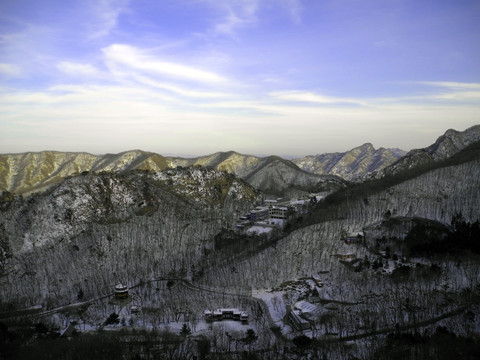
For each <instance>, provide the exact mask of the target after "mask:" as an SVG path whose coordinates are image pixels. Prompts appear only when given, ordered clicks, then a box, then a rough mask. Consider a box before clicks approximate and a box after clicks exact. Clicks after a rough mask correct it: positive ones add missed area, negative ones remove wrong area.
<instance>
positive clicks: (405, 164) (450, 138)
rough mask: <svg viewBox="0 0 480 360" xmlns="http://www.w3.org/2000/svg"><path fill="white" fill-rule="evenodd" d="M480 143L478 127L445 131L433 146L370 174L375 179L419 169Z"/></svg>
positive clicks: (410, 153)
mask: <svg viewBox="0 0 480 360" xmlns="http://www.w3.org/2000/svg"><path fill="white" fill-rule="evenodd" d="M477 141H480V125H475V126H472V127H470V128H468V129H466V130H465V131H461V132H460V131H456V130H452V129H450V130H447V131H446V132H445V134H444V135H442V136H440V137H439V138H438V139H437V141H435V143H434V144H432V145H430V146H428V147H425V148H422V149H415V150H411V151H409V152H408V153H407V154H406V155H405V156H404V157H402V158H400V159H399V160H398V161H396V162H394V163H393V164H391V165H390V166H387V167H385V168H384V169H381V170H380V171H377V172H375V173H374V174H372V176H373V177H375V178H381V177H383V176H388V175H396V174H398V173H400V172H402V171H405V170H408V169H413V168H419V167H421V166H425V165H429V164H431V163H433V162H437V161H441V160H445V159H447V158H449V157H451V156H453V155H454V154H456V153H458V152H459V151H461V150H462V149H465V148H466V147H468V146H469V145H472V144H474V143H475V142H477Z"/></svg>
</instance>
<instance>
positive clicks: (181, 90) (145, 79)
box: [135, 76, 231, 98]
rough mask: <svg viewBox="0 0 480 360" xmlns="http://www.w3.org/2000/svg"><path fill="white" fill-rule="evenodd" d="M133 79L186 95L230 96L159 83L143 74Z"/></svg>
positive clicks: (205, 96)
mask: <svg viewBox="0 0 480 360" xmlns="http://www.w3.org/2000/svg"><path fill="white" fill-rule="evenodd" d="M135 79H136V80H138V81H139V82H140V83H142V84H145V85H148V86H152V87H155V88H159V89H165V90H168V91H170V92H173V93H175V94H178V95H182V96H188V97H194V98H224V97H229V96H231V95H230V94H225V93H220V92H210V91H201V90H191V89H188V90H187V89H184V88H181V87H179V86H176V85H172V84H167V83H161V82H158V81H155V80H152V79H150V78H148V77H145V76H136V77H135Z"/></svg>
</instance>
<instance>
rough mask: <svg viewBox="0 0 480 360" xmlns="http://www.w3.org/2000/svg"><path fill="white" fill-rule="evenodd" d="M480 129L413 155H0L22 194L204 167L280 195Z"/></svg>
mask: <svg viewBox="0 0 480 360" xmlns="http://www.w3.org/2000/svg"><path fill="white" fill-rule="evenodd" d="M479 133H480V126H474V127H472V128H469V129H467V130H465V131H464V132H458V131H455V130H448V131H447V132H446V133H445V134H444V135H443V136H441V137H440V138H439V139H438V140H437V141H436V143H435V144H432V145H431V146H429V147H426V148H424V149H418V150H412V151H410V152H409V153H408V154H406V153H405V152H404V151H402V150H399V149H385V148H379V149H375V148H374V147H373V146H372V145H371V144H369V143H366V144H364V145H361V146H359V147H356V148H354V149H352V150H349V151H347V152H344V153H327V154H321V155H311V156H307V157H304V158H301V159H293V160H292V161H289V160H285V159H282V158H280V157H277V156H269V157H256V156H251V155H243V154H239V153H236V152H234V151H229V152H219V153H215V154H212V155H208V156H202V157H198V158H177V157H164V156H162V155H159V154H155V153H150V152H144V151H141V150H133V151H127V152H123V153H119V154H106V155H92V154H88V153H68V152H56V151H43V152H39V153H23V154H4V155H0V191H4V190H7V191H10V192H13V193H19V194H20V193H31V192H32V191H41V190H44V189H46V188H48V186H50V185H52V184H55V183H58V182H59V181H61V180H62V179H64V178H65V177H67V176H72V175H75V174H79V173H82V172H84V171H91V172H102V171H112V172H125V171H130V170H151V171H162V170H165V169H166V168H168V167H177V166H194V165H200V166H208V167H212V168H214V169H216V170H219V171H226V172H228V173H232V174H235V175H236V176H237V177H239V178H242V179H244V180H245V181H247V182H249V183H250V184H251V185H252V186H254V187H256V188H258V189H260V190H262V191H265V192H271V193H280V192H282V191H285V190H286V189H288V188H313V187H315V186H317V185H318V186H319V187H321V186H322V184H324V183H327V184H328V183H330V184H332V183H336V184H339V185H340V184H342V182H343V180H348V181H358V180H361V179H363V178H366V177H367V176H369V175H371V174H375V175H374V176H377V177H378V176H381V174H382V173H383V172H382V171H385V173H394V172H395V171H399V170H400V169H404V168H405V167H406V168H408V167H410V166H413V165H414V164H425V163H427V162H431V161H437V160H440V159H444V158H446V157H448V156H449V155H451V154H453V152H455V151H458V150H461V149H462V148H464V147H465V146H468V145H469V144H471V143H472V142H474V141H475V140H478V138H479ZM390 165H393V166H392V167H390ZM383 169H385V170H383ZM327 175H328V176H327Z"/></svg>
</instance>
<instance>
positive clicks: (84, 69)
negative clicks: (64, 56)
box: [57, 61, 99, 76]
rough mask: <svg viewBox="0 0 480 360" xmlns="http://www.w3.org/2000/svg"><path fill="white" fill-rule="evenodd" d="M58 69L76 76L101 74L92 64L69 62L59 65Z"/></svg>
mask: <svg viewBox="0 0 480 360" xmlns="http://www.w3.org/2000/svg"><path fill="white" fill-rule="evenodd" d="M57 68H58V69H59V70H60V71H62V72H64V73H66V74H69V75H75V76H85V75H95V74H98V73H99V70H98V69H97V68H96V67H94V66H93V65H91V64H80V63H74V62H69V61H62V62H60V63H58V64H57Z"/></svg>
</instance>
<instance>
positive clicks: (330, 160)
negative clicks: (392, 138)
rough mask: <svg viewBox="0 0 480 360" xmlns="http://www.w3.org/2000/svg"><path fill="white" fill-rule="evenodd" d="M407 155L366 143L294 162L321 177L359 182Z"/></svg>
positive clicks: (396, 150)
mask: <svg viewBox="0 0 480 360" xmlns="http://www.w3.org/2000/svg"><path fill="white" fill-rule="evenodd" d="M405 154H406V152H405V151H403V150H400V149H385V148H379V149H375V148H374V147H373V145H372V144H370V143H366V144H363V145H361V146H358V147H356V148H354V149H352V150H349V151H347V152H342V153H326V154H320V155H309V156H306V157H303V158H300V159H293V160H292V162H293V163H294V164H296V165H298V167H300V168H301V169H303V170H305V171H308V172H311V173H314V174H319V175H326V174H328V175H337V176H340V177H342V178H343V179H345V180H357V179H359V178H363V177H364V176H365V175H367V174H370V173H372V172H374V171H378V170H380V169H383V168H384V167H386V166H388V165H391V164H392V163H394V162H395V161H397V160H398V159H399V158H401V157H402V156H404V155H405Z"/></svg>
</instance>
